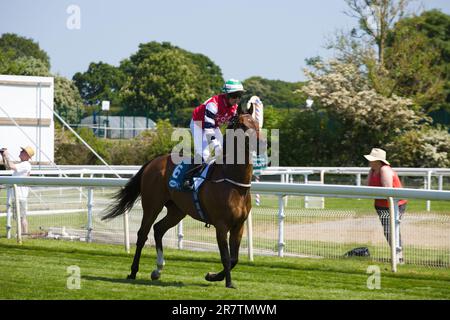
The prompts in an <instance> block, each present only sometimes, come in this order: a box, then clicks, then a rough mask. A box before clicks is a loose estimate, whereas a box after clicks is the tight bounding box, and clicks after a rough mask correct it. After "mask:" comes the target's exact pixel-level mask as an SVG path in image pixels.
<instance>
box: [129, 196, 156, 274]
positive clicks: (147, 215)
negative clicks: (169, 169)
mask: <svg viewBox="0 0 450 320" xmlns="http://www.w3.org/2000/svg"><path fill="white" fill-rule="evenodd" d="M142 207H143V208H145V209H144V215H143V217H142V222H141V227H140V228H139V231H138V233H137V242H136V252H135V254H134V259H133V264H132V265H131V273H130V274H129V275H128V276H127V279H136V274H137V273H138V271H139V260H140V259H141V252H142V248H143V247H144V245H145V242H146V241H147V239H148V233H149V232H150V229H151V227H152V224H153V222H155V220H156V217H158V214H159V213H160V212H161V210H162V208H163V205H162V204H161V205H160V206H156V205H153V206H151V208H147V206H146V204H145V203H142Z"/></svg>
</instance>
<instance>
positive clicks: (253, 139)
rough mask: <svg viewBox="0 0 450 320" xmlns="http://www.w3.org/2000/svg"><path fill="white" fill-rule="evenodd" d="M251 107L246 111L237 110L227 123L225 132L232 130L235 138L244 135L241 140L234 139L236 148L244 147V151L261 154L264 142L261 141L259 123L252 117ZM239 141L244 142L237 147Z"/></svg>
mask: <svg viewBox="0 0 450 320" xmlns="http://www.w3.org/2000/svg"><path fill="white" fill-rule="evenodd" d="M252 112H253V105H252V106H251V108H249V109H248V110H245V111H243V110H242V109H240V108H239V109H238V113H237V114H236V115H235V116H234V117H233V118H231V120H230V121H229V124H228V127H227V131H228V130H233V133H234V136H235V137H237V136H239V135H240V134H244V137H241V139H239V138H238V139H235V141H237V146H236V147H237V148H238V149H239V148H242V147H244V148H245V150H246V151H250V152H252V151H257V153H258V154H259V152H261V150H262V149H263V148H261V146H262V145H264V141H262V139H261V135H260V129H259V122H258V121H256V120H255V119H254V118H253V117H252ZM239 141H241V142H242V141H245V143H243V144H242V145H239V143H240V142H239Z"/></svg>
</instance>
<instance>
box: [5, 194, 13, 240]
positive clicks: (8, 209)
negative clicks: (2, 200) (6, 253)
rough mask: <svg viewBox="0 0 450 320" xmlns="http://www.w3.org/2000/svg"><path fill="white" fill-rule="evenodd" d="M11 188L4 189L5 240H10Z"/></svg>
mask: <svg viewBox="0 0 450 320" xmlns="http://www.w3.org/2000/svg"><path fill="white" fill-rule="evenodd" d="M11 193H12V189H11V187H8V188H7V189H6V239H11V228H12V227H11Z"/></svg>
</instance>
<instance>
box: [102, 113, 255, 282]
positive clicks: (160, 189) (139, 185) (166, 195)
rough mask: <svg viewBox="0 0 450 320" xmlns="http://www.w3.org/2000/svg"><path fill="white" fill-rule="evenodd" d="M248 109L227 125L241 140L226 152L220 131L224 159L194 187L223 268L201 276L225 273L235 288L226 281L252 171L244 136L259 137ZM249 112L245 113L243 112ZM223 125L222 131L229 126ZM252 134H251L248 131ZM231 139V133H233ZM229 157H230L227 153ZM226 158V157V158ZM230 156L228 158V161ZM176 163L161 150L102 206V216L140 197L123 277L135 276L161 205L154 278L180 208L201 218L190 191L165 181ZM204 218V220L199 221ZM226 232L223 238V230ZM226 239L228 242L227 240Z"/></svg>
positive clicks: (109, 215)
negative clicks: (128, 265)
mask: <svg viewBox="0 0 450 320" xmlns="http://www.w3.org/2000/svg"><path fill="white" fill-rule="evenodd" d="M251 109H252V108H250V111H247V112H246V113H243V112H242V111H240V112H239V113H238V114H237V115H236V116H234V118H233V119H232V120H231V121H230V124H229V125H228V128H227V129H228V130H238V129H242V131H241V132H244V133H245V135H246V137H247V138H246V139H244V140H245V142H244V143H241V144H240V145H235V146H234V151H235V152H234V156H230V155H229V152H227V150H226V145H227V143H226V137H227V134H225V136H224V143H223V146H224V151H223V154H224V159H223V160H224V161H223V164H218V163H216V164H214V165H213V166H212V167H211V168H210V169H209V170H210V171H211V172H210V176H209V178H208V179H207V180H206V181H204V182H203V186H202V187H201V188H200V190H199V194H198V196H199V202H200V205H201V208H202V209H203V211H204V212H205V213H206V215H207V219H208V221H207V223H208V224H211V225H213V226H214V227H215V229H216V238H217V244H218V247H219V251H220V258H221V262H222V265H223V270H222V271H220V272H218V273H214V272H208V273H207V274H206V276H205V279H206V280H207V281H222V280H224V279H225V286H226V287H227V288H235V286H234V284H233V282H232V281H231V270H232V269H233V268H234V267H235V266H236V264H237V263H238V258H239V246H240V243H241V239H242V234H243V231H244V223H245V221H246V219H247V217H248V214H249V212H250V210H251V206H252V205H251V195H250V184H251V179H252V175H253V165H252V163H251V156H250V154H251V153H250V152H252V151H253V150H251V149H255V148H254V147H255V146H254V145H253V146H252V144H251V143H249V140H251V139H248V138H250V136H251V135H252V134H253V135H254V134H256V140H257V142H258V143H259V142H260V135H259V124H258V122H257V121H256V120H255V119H254V118H253V117H252V116H251V112H252V111H251ZM248 112H250V114H249V113H248ZM228 130H227V132H229V131H228ZM253 137H254V136H253ZM234 139H235V138H234ZM239 148H240V150H241V151H242V148H243V150H244V152H245V160H244V162H243V163H242V161H241V164H239V163H237V162H236V161H235V160H236V155H237V154H238V152H236V151H238V150H237V149H239ZM231 157H234V158H233V159H230V158H231ZM230 160H232V161H230ZM230 162H231V163H230ZM175 167H176V164H175V163H173V161H172V159H171V155H170V154H167V155H162V156H158V157H156V158H154V159H153V160H151V161H149V162H147V163H146V164H145V165H143V166H142V167H141V169H140V170H139V171H138V173H137V174H136V175H134V176H133V177H132V178H130V180H129V181H128V182H127V184H126V186H125V187H124V188H122V189H121V190H120V191H118V192H117V194H116V195H115V196H114V199H115V200H116V201H115V203H112V204H111V205H110V207H108V208H107V209H106V214H105V215H104V216H103V217H102V220H105V219H111V218H114V217H117V216H119V215H122V214H123V213H124V212H125V211H127V210H130V209H131V208H132V207H133V205H134V203H135V202H136V200H137V199H138V198H139V197H140V198H141V201H142V208H143V211H144V213H143V217H142V222H141V226H140V229H139V231H138V233H137V242H136V252H135V255H134V259H133V263H132V265H131V273H130V274H129V275H128V277H127V279H135V278H136V273H137V272H138V270H139V260H140V257H141V251H142V248H143V247H144V244H145V242H146V241H147V239H148V234H149V232H150V229H151V227H152V225H153V223H154V222H155V220H156V218H157V216H158V215H159V213H160V212H161V210H162V209H163V207H166V208H167V215H166V216H165V217H164V218H163V219H161V220H160V221H159V222H158V223H156V224H155V225H154V226H153V231H154V238H155V246H156V253H157V259H156V269H155V270H153V272H152V273H151V279H152V280H157V279H159V278H160V276H161V272H162V269H163V267H164V264H165V261H164V256H163V246H162V238H163V236H164V234H165V233H166V231H167V230H169V229H170V228H172V227H174V226H175V225H177V224H178V223H179V222H180V221H181V220H182V219H183V218H184V217H185V216H186V214H188V215H190V216H191V217H192V218H194V219H196V220H199V221H203V220H202V218H201V216H200V214H199V213H198V212H197V210H196V208H195V206H194V201H193V198H192V195H191V193H190V192H180V191H176V190H174V189H171V188H169V186H168V181H169V179H170V177H171V175H172V172H173V170H174V168H175ZM203 222H205V221H203ZM228 233H229V234H230V235H229V242H228V239H227V236H228ZM228 243H229V245H228Z"/></svg>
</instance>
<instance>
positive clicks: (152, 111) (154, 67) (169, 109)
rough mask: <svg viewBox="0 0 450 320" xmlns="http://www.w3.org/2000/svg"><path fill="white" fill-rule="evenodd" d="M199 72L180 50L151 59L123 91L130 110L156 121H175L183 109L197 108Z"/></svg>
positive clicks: (145, 62) (144, 62)
mask: <svg viewBox="0 0 450 320" xmlns="http://www.w3.org/2000/svg"><path fill="white" fill-rule="evenodd" d="M199 72H200V71H199V70H198V68H197V66H196V65H194V64H193V63H192V62H191V61H190V60H189V59H187V58H186V57H185V56H184V55H183V54H181V53H180V52H179V51H177V50H165V51H161V52H159V53H155V54H152V55H150V56H148V57H147V58H146V59H144V61H142V62H141V63H140V64H139V65H138V66H137V68H136V70H135V71H134V75H133V76H132V77H131V78H130V81H129V82H128V83H127V84H126V85H125V86H124V88H122V97H123V101H124V104H125V105H126V106H127V109H128V110H130V109H131V110H132V111H133V113H135V114H141V115H145V116H148V117H151V118H154V119H165V118H174V117H175V115H176V113H177V112H178V110H179V109H180V108H183V107H186V106H192V105H194V101H195V99H196V92H195V84H196V80H197V77H196V75H197V74H199Z"/></svg>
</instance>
